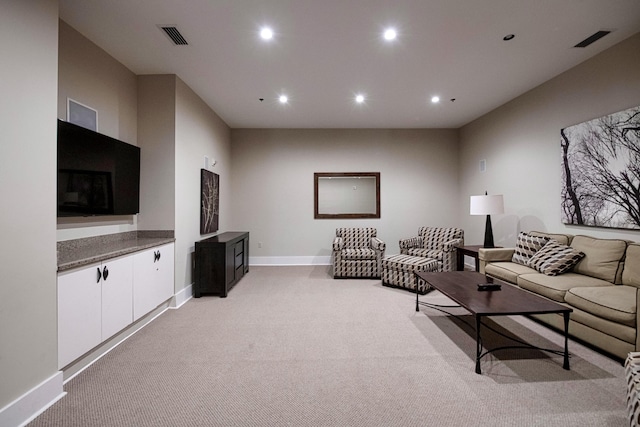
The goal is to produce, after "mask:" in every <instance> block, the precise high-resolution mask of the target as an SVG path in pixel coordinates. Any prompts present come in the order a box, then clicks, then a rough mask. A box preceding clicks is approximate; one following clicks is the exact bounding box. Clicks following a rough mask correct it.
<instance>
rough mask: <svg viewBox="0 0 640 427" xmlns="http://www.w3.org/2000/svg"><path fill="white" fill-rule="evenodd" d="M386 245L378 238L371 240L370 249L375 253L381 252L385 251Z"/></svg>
mask: <svg viewBox="0 0 640 427" xmlns="http://www.w3.org/2000/svg"><path fill="white" fill-rule="evenodd" d="M386 247H387V245H386V244H385V243H384V242H383V241H382V240H381V239H380V238H378V237H372V238H371V248H372V249H375V250H376V251H383V252H384V250H385V249H386Z"/></svg>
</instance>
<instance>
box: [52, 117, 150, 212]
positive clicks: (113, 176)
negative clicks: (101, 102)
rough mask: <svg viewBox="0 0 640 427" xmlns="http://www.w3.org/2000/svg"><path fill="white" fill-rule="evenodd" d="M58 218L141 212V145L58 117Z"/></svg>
mask: <svg viewBox="0 0 640 427" xmlns="http://www.w3.org/2000/svg"><path fill="white" fill-rule="evenodd" d="M57 188H58V189H57V195H58V196H57V203H58V209H57V212H58V217H65V216H93V215H133V214H136V213H138V212H139V211H140V148H139V147H136V146H135V145H131V144H127V143H126V142H123V141H119V140H117V139H114V138H111V137H109V136H106V135H102V134H100V133H97V132H94V131H92V130H89V129H85V128H83V127H81V126H77V125H75V124H72V123H68V122H64V121H62V120H58V185H57Z"/></svg>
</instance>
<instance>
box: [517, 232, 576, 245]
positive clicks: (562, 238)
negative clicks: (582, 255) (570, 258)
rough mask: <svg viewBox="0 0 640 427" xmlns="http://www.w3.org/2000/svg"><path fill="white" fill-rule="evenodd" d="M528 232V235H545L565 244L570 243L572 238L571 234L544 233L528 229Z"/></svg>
mask: <svg viewBox="0 0 640 427" xmlns="http://www.w3.org/2000/svg"><path fill="white" fill-rule="evenodd" d="M528 234H529V235H530V236H538V237H547V238H549V239H553V240H555V241H556V242H560V243H562V244H563V245H567V246H569V243H571V239H572V238H573V236H572V235H571V234H557V233H545V232H544V231H530V232H529V233H528Z"/></svg>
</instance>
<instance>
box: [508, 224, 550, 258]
mask: <svg viewBox="0 0 640 427" xmlns="http://www.w3.org/2000/svg"><path fill="white" fill-rule="evenodd" d="M548 241H549V238H548V237H544V236H531V235H529V234H527V233H524V232H522V231H521V232H520V233H518V238H517V239H516V247H515V250H514V252H513V257H512V258H511V261H513V262H515V263H518V264H522V265H527V261H528V260H529V259H530V258H531V257H532V256H533V255H534V254H535V253H536V252H538V251H539V250H540V249H542V247H543V246H544V245H545V244H546V243H547V242H548Z"/></svg>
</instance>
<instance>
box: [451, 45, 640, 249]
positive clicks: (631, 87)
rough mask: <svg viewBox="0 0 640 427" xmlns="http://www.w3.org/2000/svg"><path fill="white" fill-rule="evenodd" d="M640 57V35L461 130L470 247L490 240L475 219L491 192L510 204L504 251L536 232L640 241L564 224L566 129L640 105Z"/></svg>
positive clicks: (462, 196)
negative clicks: (473, 212) (477, 204)
mask: <svg viewBox="0 0 640 427" xmlns="http://www.w3.org/2000/svg"><path fill="white" fill-rule="evenodd" d="M639 52H640V34H636V35H635V36H633V37H631V38H629V39H627V40H626V41H623V42H621V43H619V44H618V45H616V46H614V47H612V48H610V49H608V50H606V51H604V52H603V53H601V54H599V55H597V56H596V57H594V58H592V59H590V60H588V61H586V62H584V63H582V64H580V65H579V66H577V67H575V68H573V69H571V70H569V71H567V72H565V73H563V74H561V75H560V76H558V77H556V78H554V79H552V80H550V81H548V82H547V83H544V84H543V85H541V86H539V87H537V88H535V89H533V90H532V91H530V92H528V93H526V94H524V95H522V96H520V97H518V98H516V99H515V100H513V101H511V102H509V103H507V104H505V105H503V106H501V107H500V108H498V109H496V110H495V111H492V112H491V113H489V114H487V115H485V116H484V117H482V118H480V119H478V120H476V121H474V122H473V123H470V124H468V125H466V126H464V127H463V128H462V129H461V131H460V144H461V145H460V182H461V188H460V193H459V204H460V215H461V216H460V224H462V225H463V226H464V228H465V231H466V236H467V242H468V243H469V244H474V243H477V244H479V243H482V236H483V233H484V217H471V216H469V215H468V212H469V196H470V195H473V194H484V191H485V190H486V191H488V192H489V193H490V194H504V197H505V211H506V212H505V214H504V215H499V216H496V217H494V218H493V230H494V234H495V238H496V244H497V245H502V246H512V245H513V244H514V243H515V237H516V235H517V233H518V232H519V231H530V230H546V231H554V232H566V233H570V234H589V235H594V236H600V237H616V238H627V239H630V240H636V241H640V235H639V234H638V231H623V230H612V229H604V228H590V227H578V226H566V225H563V224H562V223H561V212H560V189H561V152H560V129H562V128H565V127H567V126H571V125H574V124H577V123H581V122H584V121H587V120H591V119H593V118H597V117H601V116H604V115H607V114H610V113H614V112H617V111H621V110H624V109H627V108H630V107H634V106H638V105H640V54H639ZM481 159H486V165H487V169H486V172H484V173H481V172H479V162H480V160H481Z"/></svg>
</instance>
